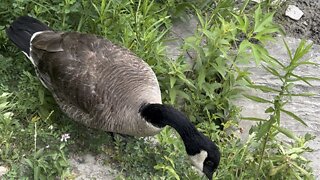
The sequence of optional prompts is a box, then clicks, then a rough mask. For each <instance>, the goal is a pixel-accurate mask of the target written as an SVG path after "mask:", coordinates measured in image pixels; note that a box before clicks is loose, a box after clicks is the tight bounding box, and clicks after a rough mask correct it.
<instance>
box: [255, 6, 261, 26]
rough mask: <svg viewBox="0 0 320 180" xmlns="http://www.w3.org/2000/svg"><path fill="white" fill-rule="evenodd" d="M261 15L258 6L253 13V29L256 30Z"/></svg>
mask: <svg viewBox="0 0 320 180" xmlns="http://www.w3.org/2000/svg"><path fill="white" fill-rule="evenodd" d="M261 15H262V10H261V6H260V5H259V6H258V8H257V9H256V10H255V11H254V29H257V27H258V25H259V23H260V16H261Z"/></svg>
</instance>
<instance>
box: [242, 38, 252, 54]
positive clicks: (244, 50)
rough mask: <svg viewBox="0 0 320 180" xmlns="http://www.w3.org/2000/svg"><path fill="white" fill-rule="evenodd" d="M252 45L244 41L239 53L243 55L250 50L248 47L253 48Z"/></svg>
mask: <svg viewBox="0 0 320 180" xmlns="http://www.w3.org/2000/svg"><path fill="white" fill-rule="evenodd" d="M251 45H252V44H251V43H250V42H249V41H248V40H247V39H246V40H243V41H242V42H241V43H240V45H239V53H243V52H246V50H247V49H248V47H251Z"/></svg>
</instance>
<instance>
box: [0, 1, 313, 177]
mask: <svg viewBox="0 0 320 180" xmlns="http://www.w3.org/2000/svg"><path fill="white" fill-rule="evenodd" d="M235 7H239V9H240V10H239V11H238V10H237V9H236V8H235ZM274 8H275V7H274V6H271V4H270V1H266V2H265V3H264V4H261V6H258V5H253V4H251V3H250V2H249V1H246V2H245V3H243V4H240V6H239V5H235V3H234V1H233V0H219V1H215V2H211V1H199V2H198V3H195V4H193V3H192V1H183V0H168V1H162V0H158V1H156V0H154V1H151V0H146V1H139V0H110V1H106V0H102V1H97V0H92V1H84V0H83V1H75V0H64V1H50V2H49V1H44V0H40V1H33V0H15V1H13V2H12V1H9V0H3V1H1V2H0V17H1V18H0V30H1V31H0V40H1V42H2V44H1V45H0V95H1V96H0V166H6V167H9V169H10V170H9V172H8V173H7V174H6V175H5V176H4V177H3V178H4V179H18V178H19V179H45V178H48V179H54V178H55V177H59V178H61V179H73V178H74V175H73V174H72V173H71V168H70V165H69V163H68V161H67V159H68V156H69V154H71V153H79V154H81V153H86V152H90V153H94V154H104V155H105V156H108V157H110V160H109V161H110V162H106V164H109V165H111V166H112V167H113V168H115V169H117V170H118V172H119V173H118V174H116V175H115V176H117V178H118V179H192V180H193V179H204V177H202V176H201V175H199V174H197V172H195V171H194V170H193V169H192V168H191V164H190V162H189V161H188V159H187V157H186V153H185V150H184V147H183V143H182V141H181V140H180V139H179V137H178V134H177V133H176V132H174V131H173V130H172V129H169V128H165V129H164V130H163V131H162V132H161V133H160V134H159V135H157V136H155V139H156V140H157V141H158V142H159V143H157V144H155V143H154V141H153V140H150V139H149V138H123V137H117V138H116V141H115V142H113V141H112V140H111V138H110V137H109V135H108V134H107V133H105V132H101V131H98V130H93V129H89V128H86V127H83V126H82V125H79V124H77V123H75V122H73V121H72V120H70V119H68V118H67V117H66V116H65V115H64V114H63V113H62V112H61V111H60V110H59V108H58V107H57V105H56V104H55V102H54V100H53V98H52V96H51V95H50V93H49V92H48V91H47V90H46V89H45V88H44V87H42V85H41V83H40V82H39V81H38V80H37V78H36V75H35V73H34V71H33V68H32V65H31V63H29V62H27V61H26V60H25V57H24V56H23V54H22V53H20V52H18V50H17V49H16V48H15V47H14V46H13V44H12V43H10V42H8V39H7V37H6V35H5V32H4V29H5V27H7V26H8V24H10V23H11V22H12V21H13V20H14V19H15V18H16V17H18V16H20V15H25V14H29V15H31V16H34V17H37V18H38V19H40V20H42V21H43V22H45V23H47V24H49V26H50V27H52V28H53V29H57V30H68V31H80V32H86V33H93V34H98V35H101V36H104V37H106V38H108V39H110V40H112V41H113V42H114V43H116V44H120V45H122V46H125V47H127V48H129V49H131V50H132V51H133V52H135V53H136V54H137V55H138V56H139V57H141V58H143V59H144V60H145V61H146V62H147V63H148V64H149V65H150V66H152V68H153V70H154V71H155V73H156V74H157V77H158V79H159V82H160V86H161V90H162V96H163V101H164V102H165V103H169V104H173V105H175V106H176V107H178V108H180V109H181V110H183V111H184V112H186V113H187V115H188V116H189V118H190V119H191V120H192V121H193V123H195V124H196V126H197V127H198V129H200V130H201V131H202V132H203V133H204V134H206V135H207V136H209V137H210V138H211V139H212V140H214V141H215V142H216V143H217V144H218V146H219V147H220V151H221V152H222V159H221V164H220V166H219V169H218V173H215V175H214V179H253V176H255V177H256V179H299V178H300V179H313V175H312V170H311V169H310V167H309V166H308V161H307V160H306V159H304V158H303V157H302V153H303V152H306V151H309V148H308V147H307V145H306V143H307V142H308V141H309V140H311V139H312V136H311V135H309V134H306V135H305V136H301V137H298V136H296V135H294V134H293V133H292V132H291V131H290V130H288V129H284V128H283V127H280V123H279V122H280V121H281V118H280V114H281V113H286V114H288V115H290V116H291V117H293V120H297V121H299V122H302V123H303V120H302V119H300V118H299V117H297V116H295V115H294V114H292V113H291V112H287V111H286V110H285V104H286V103H287V101H288V98H286V97H288V96H291V95H292V94H291V91H290V88H291V87H292V86H294V82H296V81H303V82H307V83H308V80H310V79H317V78H314V77H312V78H310V77H297V76H295V75H294V74H293V73H292V72H293V70H294V69H295V68H296V67H298V66H300V65H304V64H310V63H309V62H308V61H302V59H303V58H302V57H303V55H305V54H306V53H307V52H308V50H309V48H310V47H311V45H308V44H306V43H305V42H304V41H303V42H302V43H301V44H300V46H299V48H298V49H297V50H296V51H295V52H291V51H289V50H288V52H290V53H289V54H290V57H288V59H289V61H290V62H291V63H290V65H289V66H287V67H286V66H284V65H283V64H281V63H279V61H277V60H276V59H274V58H272V57H270V55H269V53H268V51H267V50H266V49H265V47H264V42H265V41H266V40H273V37H274V36H273V35H274V33H279V32H281V29H280V28H279V27H278V25H277V24H275V23H274V22H273V21H272V19H273V15H274V12H275V10H276V9H274ZM191 14H193V15H194V16H195V17H196V18H197V19H198V21H199V25H198V27H197V29H196V31H195V33H194V35H192V36H190V37H187V38H186V39H184V42H183V45H182V47H181V56H180V57H179V58H178V59H177V60H175V61H171V60H170V59H169V58H168V57H167V55H166V45H165V44H166V42H167V41H169V40H170V39H169V36H168V32H169V31H170V29H171V27H172V24H173V23H174V22H175V21H187V20H188V16H189V15H191ZM288 49H289V48H288ZM249 50H250V51H251V52H252V53H248V52H249ZM187 52H189V53H190V52H192V56H191V62H192V64H190V63H187V57H186V56H185V54H186V53H187ZM251 60H253V61H255V63H256V64H257V66H259V65H260V63H261V62H264V63H265V64H266V66H265V68H266V69H267V70H268V71H269V72H270V73H271V74H274V75H275V76H276V77H277V78H279V79H280V80H281V82H283V85H282V87H283V88H282V89H272V88H271V87H265V86H258V85H255V84H253V83H252V82H251V81H250V77H249V74H250V72H248V71H247V70H245V69H243V68H241V64H245V63H248V62H249V61H251ZM277 73H280V74H285V76H278V74H277ZM247 88H254V89H257V90H262V91H263V92H266V93H274V92H277V93H278V96H276V98H275V99H269V100H267V99H262V98H260V97H255V96H249V95H246V97H248V98H249V99H251V100H254V101H258V102H262V103H270V107H269V108H268V109H267V110H266V112H267V113H268V114H269V117H268V118H267V119H258V118H255V117H245V119H247V120H255V121H259V123H258V125H257V126H255V127H253V128H252V131H251V132H252V133H251V134H250V136H249V139H248V140H247V141H246V142H242V141H241V140H240V138H239V137H238V135H237V133H236V131H233V130H232V129H238V126H237V124H238V121H239V119H240V118H241V117H240V109H239V107H237V106H235V105H234V104H233V103H232V102H233V101H234V100H235V99H236V98H238V97H239V96H240V95H241V94H243V93H244V92H245V91H246V89H247ZM301 95H303V94H301ZM289 100H290V99H289ZM222 125H223V126H224V129H223V130H219V128H220V127H222ZM230 129H231V131H230ZM280 133H282V134H285V135H286V136H288V137H289V138H291V139H292V142H293V143H291V144H286V143H283V142H281V141H280V140H279V139H278V137H277V135H278V134H280ZM64 134H69V135H70V139H68V140H67V141H66V142H65V141H61V137H62V135H64ZM80 149H81V151H80ZM112 164H116V165H115V166H113V165H112Z"/></svg>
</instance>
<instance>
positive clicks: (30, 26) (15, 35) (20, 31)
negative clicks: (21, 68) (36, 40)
mask: <svg viewBox="0 0 320 180" xmlns="http://www.w3.org/2000/svg"><path fill="white" fill-rule="evenodd" d="M46 30H50V28H49V27H48V26H47V25H45V24H43V23H42V22H40V21H39V20H37V19H34V18H32V17H29V16H21V17H19V18H18V19H17V20H15V21H14V22H13V23H12V24H11V25H10V27H9V28H7V29H6V33H7V35H8V37H9V39H10V40H11V41H12V42H13V43H14V44H15V45H16V46H17V47H18V48H19V49H20V50H22V51H23V52H24V53H25V54H26V55H28V56H30V40H31V37H32V35H33V34H34V33H36V32H39V31H46Z"/></svg>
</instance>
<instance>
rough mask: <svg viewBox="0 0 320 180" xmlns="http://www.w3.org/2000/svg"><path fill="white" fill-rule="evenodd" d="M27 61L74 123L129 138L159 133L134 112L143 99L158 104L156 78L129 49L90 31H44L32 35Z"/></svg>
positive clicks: (143, 101) (159, 96) (159, 101)
mask: <svg viewBox="0 0 320 180" xmlns="http://www.w3.org/2000/svg"><path fill="white" fill-rule="evenodd" d="M30 59H31V60H32V61H33V64H34V66H35V69H36V71H37V74H38V76H39V78H40V79H41V81H42V83H43V84H44V85H45V86H46V87H47V88H48V89H49V90H50V91H51V92H52V94H53V96H54V98H55V100H56V101H57V103H58V104H59V106H60V108H61V109H62V111H64V112H65V113H66V114H67V115H68V116H69V117H71V118H72V119H74V120H75V121H78V122H80V123H83V124H84V125H86V126H89V127H92V128H99V129H102V130H105V131H109V132H116V133H121V134H127V135H133V136H150V135H154V134H156V133H158V132H159V131H160V129H159V128H156V127H154V126H152V125H151V124H149V123H148V122H146V121H145V120H144V119H143V118H142V117H141V115H140V113H138V112H139V108H140V107H141V105H143V104H145V103H161V94H160V89H159V84H158V81H157V78H156V76H155V74H154V72H153V71H152V69H151V68H150V67H149V66H148V65H147V64H146V63H145V62H144V61H143V60H142V59H140V58H138V57H137V56H136V55H134V54H133V53H132V52H130V51H129V50H127V49H125V48H122V47H119V46H117V45H114V44H113V43H111V42H110V41H108V40H106V39H103V38H101V37H98V36H95V35H89V34H81V33H77V32H53V31H44V32H40V33H37V34H35V35H34V38H32V39H31V45H30Z"/></svg>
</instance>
